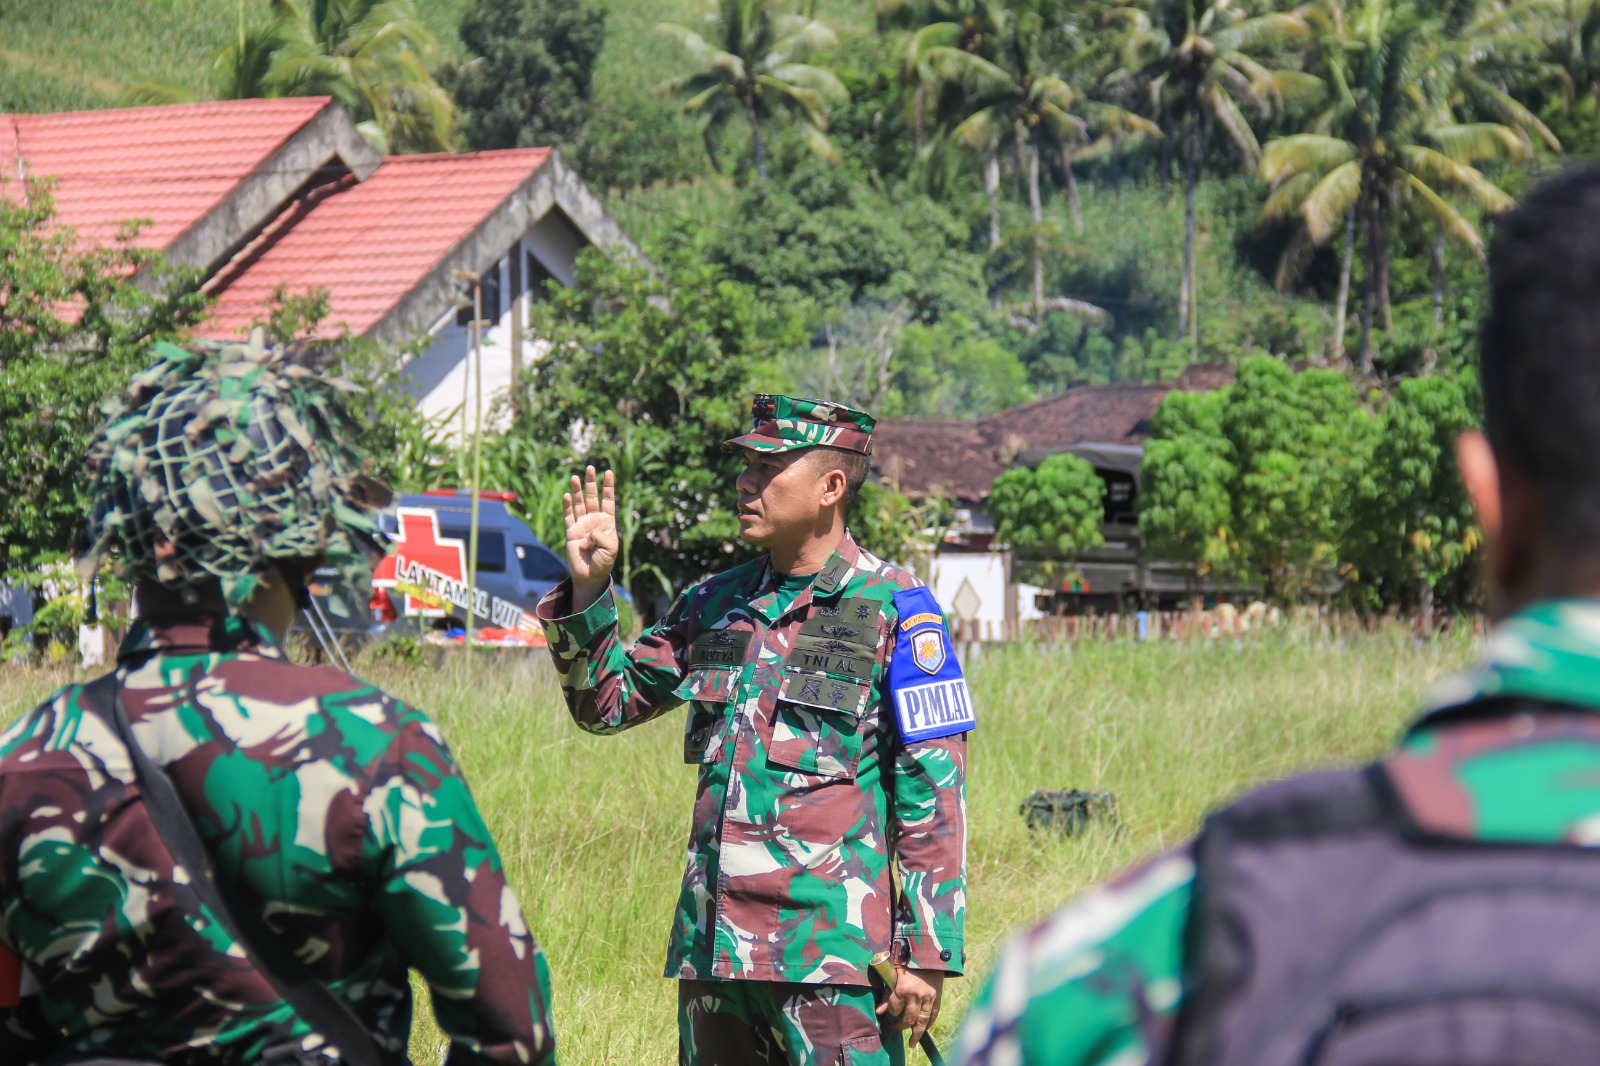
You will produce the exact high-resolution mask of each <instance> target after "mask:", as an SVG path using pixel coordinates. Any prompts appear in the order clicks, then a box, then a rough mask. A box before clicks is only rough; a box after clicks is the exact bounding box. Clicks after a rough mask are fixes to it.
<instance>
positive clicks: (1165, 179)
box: [1156, 130, 1172, 204]
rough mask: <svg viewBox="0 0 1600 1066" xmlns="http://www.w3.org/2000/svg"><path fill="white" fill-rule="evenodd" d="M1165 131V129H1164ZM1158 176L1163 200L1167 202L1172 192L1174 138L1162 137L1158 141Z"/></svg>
mask: <svg viewBox="0 0 1600 1066" xmlns="http://www.w3.org/2000/svg"><path fill="white" fill-rule="evenodd" d="M1163 132H1165V130H1163ZM1156 176H1157V177H1158V178H1160V179H1161V202H1162V203H1163V204H1165V203H1167V197H1168V196H1169V195H1171V193H1172V138H1171V137H1162V138H1161V140H1159V141H1158V142H1156Z"/></svg>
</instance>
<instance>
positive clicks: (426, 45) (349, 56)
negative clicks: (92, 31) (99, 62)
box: [127, 0, 455, 153]
mask: <svg viewBox="0 0 1600 1066" xmlns="http://www.w3.org/2000/svg"><path fill="white" fill-rule="evenodd" d="M272 14H273V17H272V21H271V22H269V23H266V24H262V25H256V26H247V25H246V24H245V21H244V17H243V13H242V9H241V14H240V18H239V25H238V32H237V34H236V35H235V37H234V39H233V40H232V41H230V42H229V43H228V44H226V45H224V46H223V47H222V48H221V49H219V50H218V51H217V53H216V55H215V56H214V57H213V59H212V69H211V77H210V82H211V84H210V86H209V87H208V89H207V91H206V98H207V99H211V100H246V99H256V98H260V97H274V96H314V95H323V96H331V97H333V98H334V99H335V100H337V101H338V102H339V104H340V105H341V106H343V107H344V109H345V110H346V111H348V112H350V114H351V116H352V117H353V118H354V119H355V120H356V122H357V124H358V126H359V127H360V129H361V132H362V134H363V135H364V136H365V137H366V138H367V140H368V141H370V142H372V144H373V146H374V147H376V148H377V149H378V150H379V151H381V152H385V153H387V152H390V151H449V150H450V149H451V148H452V147H454V139H455V104H454V103H453V102H452V101H451V99H450V94H449V93H447V92H445V91H444V89H442V88H441V87H440V86H439V84H438V82H436V81H435V80H434V78H433V75H432V74H431V73H430V72H429V67H428V65H429V63H430V62H431V61H432V58H433V54H434V49H435V44H434V40H433V37H432V36H431V35H430V34H429V33H428V31H427V30H426V29H424V28H423V25H422V22H421V19H420V18H419V17H418V15H417V11H416V8H415V6H414V5H413V3H412V0H272ZM127 98H128V100H129V101H130V102H132V103H163V104H164V103H182V102H187V101H192V100H194V99H195V98H196V94H195V93H194V92H193V91H192V90H189V89H185V88H183V87H180V86H175V85H169V84H163V83H154V82H150V83H144V84H141V85H137V86H135V87H134V88H133V89H131V90H130V91H129V93H128V94H127Z"/></svg>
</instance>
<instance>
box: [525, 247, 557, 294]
mask: <svg viewBox="0 0 1600 1066" xmlns="http://www.w3.org/2000/svg"><path fill="white" fill-rule="evenodd" d="M553 280H555V275H554V274H552V273H550V271H549V270H548V269H546V268H545V265H544V264H543V263H541V262H539V257H538V256H536V255H534V254H533V253H532V252H529V253H528V295H529V297H530V298H531V299H533V300H535V301H538V300H543V299H545V298H546V297H548V296H549V295H550V289H549V286H548V285H547V284H546V283H547V282H550V281H553Z"/></svg>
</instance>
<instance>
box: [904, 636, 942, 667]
mask: <svg viewBox="0 0 1600 1066" xmlns="http://www.w3.org/2000/svg"><path fill="white" fill-rule="evenodd" d="M911 661H912V662H914V663H916V664H917V669H919V670H921V671H922V672H923V673H925V674H937V673H938V672H939V670H940V669H941V668H942V667H943V666H944V633H943V632H941V631H940V630H938V629H926V630H923V631H922V632H921V633H917V634H915V635H913V636H912V638H911Z"/></svg>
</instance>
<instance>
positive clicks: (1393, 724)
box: [0, 634, 1473, 1066]
mask: <svg viewBox="0 0 1600 1066" xmlns="http://www.w3.org/2000/svg"><path fill="white" fill-rule="evenodd" d="M1472 653H1473V645H1472V643H1471V641H1470V639H1469V638H1466V637H1451V638H1446V639H1443V640H1441V641H1436V642H1428V643H1417V642H1415V641H1413V640H1412V639H1410V638H1409V637H1407V636H1401V635H1394V636H1381V635H1380V636H1373V637H1363V638H1360V639H1359V640H1356V641H1354V642H1349V641H1346V642H1341V643H1332V642H1324V641H1301V640H1296V639H1291V638H1288V637H1275V636H1272V635H1270V634H1266V635H1260V636H1256V637H1253V638H1252V639H1250V640H1249V641H1247V642H1246V643H1244V644H1243V646H1236V645H1234V644H1233V643H1232V642H1229V641H1218V642H1216V643H1212V644H1205V643H1190V644H1182V645H1179V644H1156V643H1150V644H1135V643H1132V642H1124V641H1109V642H1087V641H1086V642H1080V643H1077V644H1037V645H1030V644H1019V645H1014V646H1008V647H992V648H990V649H988V650H986V651H985V652H984V654H982V655H981V656H978V657H976V658H974V659H973V660H971V661H969V662H968V664H967V670H968V676H969V678H970V680H971V682H972V685H973V689H974V698H975V700H976V703H977V708H978V717H979V723H980V724H979V727H978V729H977V731H976V732H974V733H973V734H972V735H971V740H970V747H969V751H968V757H969V763H968V767H969V777H968V818H969V826H968V828H969V864H970V880H969V885H968V899H969V909H968V912H967V945H968V961H969V965H970V967H971V969H970V971H969V974H968V976H967V977H966V978H965V979H961V980H955V981H951V982H950V983H948V984H947V985H946V988H947V989H948V997H949V998H948V1000H947V1004H946V1008H945V1010H944V1011H943V1014H942V1016H941V1019H940V1022H939V1025H938V1028H937V1029H936V1031H935V1037H936V1038H938V1039H939V1040H940V1041H941V1042H943V1041H944V1040H947V1039H948V1038H949V1037H950V1036H951V1035H952V1033H953V1031H954V1028H955V1026H956V1024H957V1023H958V1022H959V1020H960V1017H961V1015H962V1013H963V1012H964V1010H965V1004H966V1000H967V998H968V996H969V995H971V993H972V992H973V990H974V989H975V987H976V984H977V982H978V981H979V980H980V979H981V978H982V975H983V974H984V973H986V972H987V971H988V969H989V967H990V965H991V963H992V961H993V959H994V956H995V952H996V950H997V949H998V948H999V946H1000V945H1001V943H1003V941H1004V938H1005V936H1006V934H1007V933H1008V932H1009V931H1010V930H1014V929H1016V928H1018V927H1020V926H1023V925H1026V924H1028V923H1030V922H1033V921H1035V920H1037V919H1039V918H1040V917H1042V916H1044V915H1045V914H1047V913H1049V912H1050V911H1051V910H1053V909H1054V908H1055V907H1056V906H1058V905H1059V904H1060V903H1061V902H1062V901H1063V900H1066V899H1069V898H1070V897H1072V896H1074V895H1076V894H1077V893H1079V892H1081V891H1083V890H1084V889H1085V888H1086V887H1088V886H1089V885H1091V884H1093V883H1095V882H1096V881H1099V880H1101V879H1103V878H1105V877H1106V876H1108V875H1110V874H1112V873H1114V872H1116V871H1117V870H1119V869H1121V868H1122V867H1124V866H1126V865H1128V864H1129V863H1132V862H1134V861H1136V860H1138V859H1139V858H1141V857H1142V856H1146V855H1149V854H1151V853H1153V852H1156V851H1158V850H1160V849H1162V848H1166V847H1170V846H1172V845H1174V844H1177V843H1178V842H1180V841H1181V840H1183V839H1184V837H1185V836H1186V835H1188V834H1189V833H1191V832H1192V831H1193V830H1194V829H1195V827H1196V826H1197V825H1198V823H1199V819H1200V818H1201V816H1202V815H1203V814H1204V812H1205V811H1206V810H1207V809H1208V808H1209V807H1211V806H1213V805H1214V804H1216V803H1218V802H1220V801H1222V800H1225V799H1227V798H1228V797H1229V796H1231V795H1234V794H1235V793H1237V792H1239V791H1240V790H1242V789H1244V788H1246V787H1248V786H1249V785H1251V784H1253V783H1255V782H1259V781H1262V780H1264V779H1267V778H1272V777H1276V776H1281V775H1284V774H1287V773H1289V772H1291V771H1294V770H1297V769H1300V768H1303V767H1308V766H1312V765H1317V764H1326V763H1350V762H1354V761H1359V760H1364V759H1367V758H1370V757H1371V756H1373V755H1375V754H1376V753H1378V752H1380V751H1382V750H1383V749H1384V748H1385V747H1387V746H1389V745H1390V744H1392V743H1393V742H1394V740H1395V739H1396V737H1397V736H1398V735H1399V733H1400V731H1401V730H1402V729H1403V727H1404V725H1405V723H1406V722H1407V720H1408V719H1409V718H1410V717H1411V716H1412V715H1413V714H1414V713H1415V711H1416V709H1417V707H1418V705H1419V702H1420V701H1421V699H1422V698H1423V695H1424V693H1425V691H1426V688H1427V686H1428V685H1429V684H1430V682H1432V681H1433V680H1434V679H1436V678H1437V677H1439V676H1440V675H1441V674H1443V673H1445V672H1448V671H1451V670H1454V669H1458V668H1460V667H1461V666H1463V665H1464V664H1465V663H1466V662H1467V661H1468V659H1469V658H1470V657H1471V655H1472ZM359 669H360V672H362V673H363V674H364V675H365V676H367V677H369V678H370V679H371V680H373V681H375V682H377V683H378V684H381V685H382V686H384V687H385V688H387V689H388V690H389V691H391V692H393V693H394V694H396V695H397V696H399V697H401V698H403V699H406V700H409V701H411V702H413V703H415V704H416V705H417V706H420V707H422V708H423V709H425V710H427V711H428V712H430V713H431V714H432V715H433V716H434V717H435V718H436V719H437V720H438V721H439V722H440V723H441V725H442V727H443V729H444V732H445V735H446V736H447V737H448V739H449V741H450V743H451V745H452V747H453V748H454V749H455V752H456V755H457V756H458V758H459V759H460V761H461V764H462V765H463V767H464V768H465V770H466V773H467V775H468V778H469V780H470V781H471V784H472V788H473V791H474V793H475V794H476V796H477V798H478V802H479V804H480V805H481V806H482V808H483V812H484V815H485V817H486V818H487V819H488V822H489V825H490V827H491V828H492V830H493V831H494V834H495V837H496V839H497V840H498V842H499V845H500V850H501V852H502V853H503V855H504V856H505V861H506V864H507V866H508V868H509V872H510V877H511V881H512V884H513V885H514V886H515V888H516V890H517V893H518V896H519V897H520V898H521V900H522V903H523V907H524V908H525V910H526V911H527V913H528V919H529V922H530V924H531V925H532V927H533V930H534V932H535V934H536V935H537V936H538V938H539V940H540V942H541V943H542V944H543V946H544V949H545V951H546V952H547V953H548V955H549V957H550V963H551V968H552V971H553V973H554V977H555V996H556V998H555V1013H556V1023H557V1027H558V1037H559V1042H560V1053H559V1054H560V1059H561V1062H562V1063H563V1064H564V1066H600V1064H616V1063H645V1064H663V1066H665V1064H670V1063H672V1062H675V1061H676V1047H677V1042H676V1041H677V1038H676V1027H675V1024H674V1017H675V1010H676V988H675V986H674V982H672V981H669V980H666V979H664V978H662V977H661V976H660V975H661V967H662V962H663V954H664V950H665V944H666V932H667V921H668V918H669V916H670V913H671V910H672V906H673V904H674V902H675V900H676V894H677V889H678V879H679V877H680V875H681V873H682V868H683V857H684V856H683V848H684V843H685V839H686V837H687V834H688V829H689V825H688V819H689V807H690V801H691V798H692V796H693V791H694V782H695V776H694V770H693V768H692V767H688V766H685V765H684V764H683V761H682V754H681V753H682V744H681V736H680V732H679V731H680V730H681V728H682V719H681V718H680V717H678V716H667V717H666V718H664V719H660V720H658V721H656V722H652V723H649V724H647V725H645V726H643V727H641V728H639V729H636V730H634V731H632V732H629V733H626V734H623V735H621V736H616V737H591V736H588V735H586V734H584V733H582V732H580V731H579V730H578V729H577V727H576V726H574V725H573V724H572V722H571V720H570V719H569V718H568V717H567V713H566V711H565V709H564V706H563V704H562V701H561V696H560V692H559V690H558V688H557V686H556V682H555V677H554V672H553V670H552V669H551V666H550V664H549V662H548V657H547V656H546V655H545V654H544V653H543V652H536V653H533V654H530V655H522V654H515V655H509V656H507V655H501V656H494V657H490V656H486V655H472V656H461V655H452V656H450V657H448V658H446V659H445V660H444V661H443V662H442V663H440V664H438V665H437V666H434V667H430V668H421V667H409V666H403V665H399V664H395V663H386V662H366V663H363V664H360V667H359ZM71 679H72V677H71V675H69V674H67V673H66V672H65V671H60V670H57V671H50V670H37V669H31V668H23V667H15V666H0V717H3V719H4V720H5V721H9V720H10V719H11V718H12V717H14V716H15V715H17V714H19V713H21V712H22V711H23V710H24V709H26V708H27V707H29V706H31V705H32V704H34V703H35V702H37V701H38V700H40V699H42V698H44V697H45V696H46V695H47V694H48V693H49V692H50V691H51V690H53V689H54V688H55V687H57V686H58V685H60V684H63V683H65V682H66V681H68V680H71ZM1039 788H1050V789H1067V788H1085V789H1105V790H1109V791H1111V792H1113V793H1115V794H1116V795H1117V797H1118V799H1119V801H1120V805H1121V820H1122V825H1121V827H1120V828H1113V827H1109V826H1098V827H1094V828H1092V829H1091V830H1090V831H1089V832H1087V833H1086V834H1084V835H1082V836H1079V837H1076V838H1073V839H1056V838H1050V837H1041V836H1039V835H1036V834H1033V833H1031V832H1030V831H1029V830H1028V829H1027V828H1026V826H1025V825H1024V823H1023V820H1022V818H1021V817H1020V815H1019V813H1018V809H1017V808H1018V805H1019V804H1020V803H1021V801H1022V799H1023V797H1024V796H1025V795H1027V794H1028V793H1029V792H1031V791H1033V790H1034V789H1039ZM442 1051H443V1040H442V1038H441V1037H440V1035H439V1033H438V1031H437V1029H435V1028H434V1027H433V1025H432V1021H431V1017H430V1016H429V1015H428V1014H427V1012H426V1009H423V1010H419V1017H418V1021H417V1025H416V1027H415V1030H414V1033H413V1038H412V1055H413V1057H414V1059H415V1061H416V1062H417V1063H418V1064H420V1066H437V1064H438V1063H439V1062H440V1061H441V1060H442ZM920 1060H921V1056H920V1055H918V1056H915V1059H914V1061H920Z"/></svg>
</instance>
